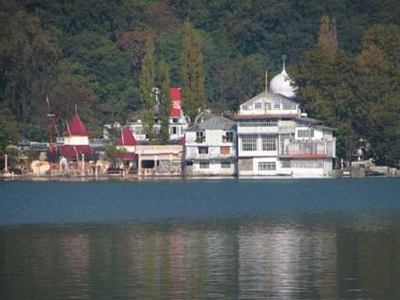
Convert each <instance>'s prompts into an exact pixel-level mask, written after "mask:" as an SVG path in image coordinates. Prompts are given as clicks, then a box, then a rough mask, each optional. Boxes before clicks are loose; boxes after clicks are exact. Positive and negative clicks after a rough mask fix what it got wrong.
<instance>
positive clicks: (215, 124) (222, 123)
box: [187, 114, 236, 131]
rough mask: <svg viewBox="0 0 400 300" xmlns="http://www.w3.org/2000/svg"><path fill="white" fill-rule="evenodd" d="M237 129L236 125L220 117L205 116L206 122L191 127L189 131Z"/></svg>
mask: <svg viewBox="0 0 400 300" xmlns="http://www.w3.org/2000/svg"><path fill="white" fill-rule="evenodd" d="M235 128H236V123H235V122H233V121H231V120H229V119H227V118H224V117H220V116H216V115H212V114H207V115H205V116H204V121H203V122H202V123H200V124H196V125H194V126H192V127H190V128H189V129H188V130H187V131H198V130H213V129H215V130H233V129H235Z"/></svg>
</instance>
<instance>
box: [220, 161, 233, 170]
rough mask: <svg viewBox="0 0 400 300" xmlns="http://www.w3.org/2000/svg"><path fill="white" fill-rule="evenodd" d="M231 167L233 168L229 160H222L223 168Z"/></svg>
mask: <svg viewBox="0 0 400 300" xmlns="http://www.w3.org/2000/svg"><path fill="white" fill-rule="evenodd" d="M230 168H231V163H230V162H229V161H223V162H221V169H230Z"/></svg>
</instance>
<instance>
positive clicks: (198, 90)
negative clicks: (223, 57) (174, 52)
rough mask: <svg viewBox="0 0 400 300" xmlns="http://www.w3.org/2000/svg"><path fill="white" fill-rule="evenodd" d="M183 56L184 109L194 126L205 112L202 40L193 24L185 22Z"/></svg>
mask: <svg viewBox="0 0 400 300" xmlns="http://www.w3.org/2000/svg"><path fill="white" fill-rule="evenodd" d="M183 26H184V35H183V47H182V48H183V49H182V56H181V82H182V99H184V101H182V109H183V111H184V112H185V113H186V114H187V116H188V118H189V123H190V124H191V125H193V124H194V123H195V122H196V117H197V116H198V115H200V113H201V112H202V111H203V110H204V107H205V103H204V74H203V54H202V53H201V40H200V36H199V33H198V32H196V31H195V30H194V28H193V26H192V24H191V23H189V22H185V24H184V25H183Z"/></svg>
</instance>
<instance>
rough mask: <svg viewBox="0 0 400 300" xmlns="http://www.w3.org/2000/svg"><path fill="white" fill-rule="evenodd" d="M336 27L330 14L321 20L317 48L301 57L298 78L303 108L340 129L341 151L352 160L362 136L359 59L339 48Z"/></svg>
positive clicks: (295, 74)
mask: <svg viewBox="0 0 400 300" xmlns="http://www.w3.org/2000/svg"><path fill="white" fill-rule="evenodd" d="M334 26H335V23H334V22H331V21H330V19H329V17H327V16H324V17H323V18H322V19H321V27H320V30H319V35H318V44H317V47H316V48H315V49H314V50H311V51H307V52H306V53H304V54H303V55H302V56H301V58H300V60H299V62H298V64H297V66H296V70H295V72H294V78H295V79H296V85H297V86H298V87H299V89H298V92H297V96H298V97H299V99H300V102H301V104H302V107H303V108H305V110H306V111H307V112H308V113H309V114H310V115H311V116H314V117H316V118H318V119H322V120H323V121H325V122H326V125H328V126H331V127H333V128H336V129H337V131H336V136H337V146H338V149H337V150H338V151H337V154H338V156H339V157H346V158H348V159H350V156H351V151H352V150H353V147H354V144H355V141H356V140H358V139H359V137H358V136H357V133H356V132H355V130H354V113H355V109H356V107H355V101H356V100H355V95H354V84H355V82H356V75H355V60H354V57H353V56H352V55H350V54H349V53H347V52H345V51H342V50H338V49H337V41H336V36H335V32H336V29H335V28H334Z"/></svg>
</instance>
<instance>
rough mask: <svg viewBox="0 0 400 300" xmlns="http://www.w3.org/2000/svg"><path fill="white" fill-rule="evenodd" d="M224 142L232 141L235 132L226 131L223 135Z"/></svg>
mask: <svg viewBox="0 0 400 300" xmlns="http://www.w3.org/2000/svg"><path fill="white" fill-rule="evenodd" d="M222 142H223V143H232V142H233V132H232V131H226V132H225V135H223V136H222Z"/></svg>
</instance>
